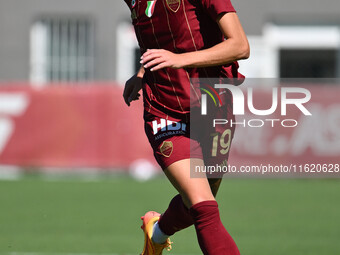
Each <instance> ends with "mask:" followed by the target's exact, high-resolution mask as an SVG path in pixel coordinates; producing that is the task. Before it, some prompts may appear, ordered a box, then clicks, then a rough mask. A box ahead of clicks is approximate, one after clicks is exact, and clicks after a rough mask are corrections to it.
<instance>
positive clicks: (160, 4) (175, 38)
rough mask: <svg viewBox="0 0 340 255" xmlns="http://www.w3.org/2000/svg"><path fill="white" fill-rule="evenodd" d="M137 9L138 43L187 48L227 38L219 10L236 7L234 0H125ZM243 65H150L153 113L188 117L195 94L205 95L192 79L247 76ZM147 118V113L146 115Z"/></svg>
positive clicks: (147, 83) (148, 95)
mask: <svg viewBox="0 0 340 255" xmlns="http://www.w3.org/2000/svg"><path fill="white" fill-rule="evenodd" d="M125 2H126V3H127V5H128V6H129V8H130V10H131V18H132V24H133V25H134V28H135V32H136V36H137V39H138V43H139V46H140V49H141V53H142V54H143V53H144V52H145V51H146V50H147V49H165V50H168V51H171V52H174V53H184V52H192V51H198V50H202V49H207V48H210V47H212V46H214V45H216V44H218V43H220V42H222V41H223V40H224V36H223V34H222V32H221V31H220V29H219V26H218V24H217V23H216V18H217V16H218V15H219V14H222V13H227V12H235V9H234V8H233V6H232V4H231V2H230V0H154V1H147V0H125ZM237 69H238V64H237V62H233V63H231V64H228V65H224V66H215V67H206V68H183V69H172V68H164V69H162V70H159V71H155V72H151V71H150V70H149V69H146V70H145V75H144V85H143V98H144V108H145V111H146V115H145V116H147V115H148V114H147V113H151V114H152V115H155V116H158V117H161V118H165V119H168V118H171V119H175V120H183V121H188V120H189V118H188V115H189V112H190V93H193V94H192V95H196V96H197V98H198V100H199V95H200V94H199V89H198V90H197V88H195V85H193V84H191V83H190V78H198V77H202V78H205V77H215V78H216V77H217V78H218V77H221V78H223V77H228V78H242V77H243V76H242V75H241V74H239V73H238V71H237ZM146 118H147V117H146Z"/></svg>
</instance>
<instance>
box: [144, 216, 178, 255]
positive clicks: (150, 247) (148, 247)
mask: <svg viewBox="0 0 340 255" xmlns="http://www.w3.org/2000/svg"><path fill="white" fill-rule="evenodd" d="M160 216H161V215H160V214H159V213H157V212H153V211H150V212H147V213H146V214H145V215H144V216H142V217H141V219H142V220H143V225H142V229H143V231H144V249H143V251H142V253H141V254H140V255H161V254H162V253H163V250H164V249H167V250H168V251H170V250H171V244H172V243H171V242H170V239H169V238H168V239H167V240H166V242H165V243H163V244H158V243H154V242H153V241H152V239H151V237H152V233H153V225H154V224H155V223H156V222H157V221H158V220H159V217H160Z"/></svg>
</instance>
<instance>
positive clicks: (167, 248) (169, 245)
mask: <svg viewBox="0 0 340 255" xmlns="http://www.w3.org/2000/svg"><path fill="white" fill-rule="evenodd" d="M172 244H173V242H171V241H170V239H168V240H167V241H166V244H165V246H164V248H166V250H167V251H171V250H172V246H171V245H172Z"/></svg>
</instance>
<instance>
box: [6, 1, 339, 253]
mask: <svg viewBox="0 0 340 255" xmlns="http://www.w3.org/2000/svg"><path fill="white" fill-rule="evenodd" d="M233 5H234V7H235V8H236V10H237V11H238V15H239V17H240V19H241V22H242V24H243V27H244V29H245V31H246V33H247V35H248V39H249V42H250V46H251V57H250V59H249V60H247V61H240V72H242V73H243V74H245V76H246V77H248V78H250V79H249V81H250V82H249V84H250V85H249V84H248V85H249V86H251V84H252V85H259V87H260V88H261V89H259V90H257V91H256V93H255V94H256V97H257V100H258V102H260V103H259V104H258V105H259V106H261V107H262V106H263V104H261V102H262V103H265V105H264V106H263V107H268V105H269V106H270V99H271V97H270V96H269V97H268V91H267V90H266V89H265V88H271V87H272V86H278V84H280V83H277V79H278V78H286V79H289V80H288V81H289V82H288V83H286V85H287V84H290V85H291V84H293V85H296V84H299V85H296V86H300V85H301V84H302V85H301V86H304V87H306V88H308V89H309V90H310V91H311V94H312V99H311V102H310V103H309V104H308V108H309V109H310V110H311V112H312V113H313V117H312V118H306V117H305V116H301V114H300V115H298V114H297V113H296V112H294V111H292V112H291V113H292V116H293V117H294V118H296V119H298V120H299V123H300V125H299V126H298V127H297V128H294V129H292V130H289V131H288V132H283V131H282V129H280V128H278V129H271V130H267V129H266V128H261V129H256V130H254V129H247V128H239V129H238V131H237V132H236V135H235V141H234V144H233V147H232V151H231V156H230V157H231V159H230V160H231V164H234V165H241V164H247V165H252V164H262V163H264V164H265V163H272V164H278V165H279V164H291V163H296V164H304V163H315V164H320V163H322V164H339V163H340V132H339V130H340V101H339V99H338V95H339V94H340V86H339V77H340V18H339V17H340V16H339V10H340V2H339V1H336V0H324V1H317V0H295V1H292V0H287V1H279V0H270V1H269V0H258V1H246V0H239V1H236V0H235V1H233ZM139 57H140V55H139V49H138V45H137V41H136V39H135V36H134V31H133V28H132V26H131V22H130V13H129V9H128V8H127V6H126V4H125V3H124V1H121V0H97V1H94V0H68V1H66V0H59V1H51V0H25V1H19V0H0V255H5V254H6V255H14V254H19V255H21V254H32V255H43V254H61V255H66V254H75V255H78V254H79V255H80V254H93V255H94V254H138V252H140V250H141V248H142V242H143V236H142V232H141V230H140V229H139V224H140V222H139V221H140V220H139V218H138V217H139V216H140V215H143V214H144V213H145V211H148V210H150V209H152V210H157V211H160V212H162V211H164V210H165V209H166V208H167V205H168V202H169V200H170V199H171V197H172V196H173V195H175V194H176V191H175V190H174V189H173V188H172V187H171V185H170V184H169V183H168V181H167V180H166V179H165V178H163V176H162V173H161V171H160V169H159V168H158V166H157V165H156V163H155V161H154V159H153V155H152V151H151V148H150V146H149V144H148V142H147V140H146V137H145V135H144V130H143V119H142V112H143V108H142V104H141V102H135V103H133V105H132V106H131V107H130V108H128V107H127V106H126V105H125V104H124V102H123V99H122V92H123V86H124V83H125V81H126V80H127V79H128V78H129V77H130V76H132V75H133V74H134V73H135V72H136V70H137V69H138V67H139ZM251 78H254V79H251ZM305 78H308V80H306V79H305ZM325 79H327V80H325ZM246 86H247V84H246V85H245V87H246ZM263 98H265V99H264V100H263ZM267 103H268V104H267ZM239 177H240V176H238V177H237V176H236V178H235V177H233V178H230V179H228V178H227V179H225V180H224V181H223V182H224V184H223V187H222V188H221V191H220V194H219V196H218V201H219V204H220V208H221V212H222V220H223V222H224V223H225V225H226V227H227V229H228V230H229V232H231V234H232V235H233V236H234V238H235V240H236V242H237V243H238V245H239V247H240V251H241V253H242V254H287V253H288V254H318V255H320V254H339V253H340V245H339V243H338V239H339V237H340V220H339V217H338V215H339V214H340V208H339V206H340V205H339V203H338V201H339V199H340V186H339V185H340V183H339V181H338V179H337V178H333V177H339V173H333V174H331V176H321V177H323V178H322V179H320V178H316V177H320V176H318V175H312V174H309V175H304V176H303V177H307V178H299V179H296V178H295V177H298V175H296V174H290V175H284V176H283V177H285V178H283V179H282V178H281V179H278V178H268V177H266V178H262V177H263V176H257V178H247V177H249V175H247V176H242V177H243V178H239ZM270 177H272V176H270ZM311 177H312V178H311ZM325 177H327V178H325ZM174 241H175V244H174V249H173V252H172V254H200V250H199V248H198V245H197V242H196V239H195V233H194V229H193V228H190V229H188V230H185V231H183V232H181V233H178V235H176V237H174Z"/></svg>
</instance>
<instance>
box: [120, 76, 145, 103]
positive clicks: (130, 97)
mask: <svg viewBox="0 0 340 255" xmlns="http://www.w3.org/2000/svg"><path fill="white" fill-rule="evenodd" d="M141 89H142V78H141V77H139V75H137V74H135V75H134V76H132V77H131V78H130V79H129V80H128V81H127V82H126V83H125V88H124V92H123V98H124V101H125V103H126V104H127V105H128V106H130V103H131V102H132V101H135V100H138V99H139V97H140V94H139V91H140V90H141Z"/></svg>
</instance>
